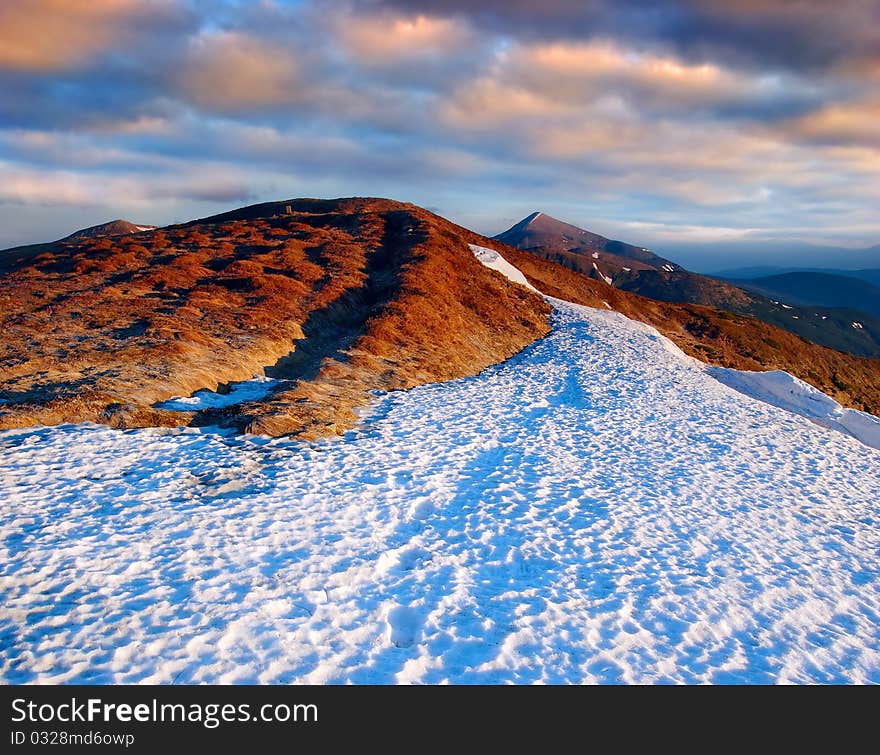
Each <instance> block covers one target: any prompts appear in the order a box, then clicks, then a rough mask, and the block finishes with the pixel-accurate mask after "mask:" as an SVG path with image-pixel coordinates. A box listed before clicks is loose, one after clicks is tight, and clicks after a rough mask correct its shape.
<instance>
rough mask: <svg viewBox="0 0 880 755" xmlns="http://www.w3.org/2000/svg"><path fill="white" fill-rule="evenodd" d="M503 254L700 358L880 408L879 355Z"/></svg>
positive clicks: (565, 293)
mask: <svg viewBox="0 0 880 755" xmlns="http://www.w3.org/2000/svg"><path fill="white" fill-rule="evenodd" d="M503 253H504V256H505V258H507V259H508V260H509V261H510V263H511V264H513V265H515V266H516V267H517V268H518V269H519V270H521V271H522V272H523V273H524V274H525V275H526V278H527V279H528V281H529V282H530V283H531V284H532V285H533V286H535V287H536V288H537V289H538V290H540V291H543V292H544V293H546V294H549V295H550V296H553V297H556V298H557V299H564V300H565V301H571V302H575V303H577V304H583V305H586V306H589V307H596V308H601V309H612V310H615V311H616V312H619V313H621V314H623V315H625V316H626V317H629V318H631V319H633V320H638V321H640V322H643V323H646V324H648V325H650V326H652V327H654V328H656V329H657V330H658V331H660V333H662V334H663V335H664V336H666V337H667V338H669V339H670V340H671V341H673V342H674V343H675V345H676V346H678V347H679V348H680V349H681V350H682V351H684V352H685V353H686V354H688V355H690V356H692V357H694V358H696V359H699V360H700V361H701V362H705V363H707V364H710V365H716V366H718V367H723V368H734V369H737V370H747V371H759V372H764V371H768V370H784V371H785V372H788V373H790V374H791V375H794V376H796V377H798V378H800V379H801V380H803V381H805V382H806V383H809V384H810V385H812V386H814V387H815V388H818V389H819V390H821V391H822V392H824V393H826V394H827V395H829V396H831V397H833V398H834V399H836V400H837V401H838V402H840V403H841V404H843V405H844V406H848V407H852V408H855V409H859V410H862V411H866V412H870V413H872V414H875V415H876V414H878V413H880V360H877V359H875V358H867V357H859V356H853V355H851V354H848V353H843V352H841V351H838V350H835V349H831V348H828V347H825V346H821V345H818V344H816V343H813V342H810V341H808V340H805V339H804V338H801V337H800V336H798V335H795V334H793V333H791V332H788V331H786V330H784V329H782V328H779V327H776V326H774V325H771V324H768V323H766V322H763V321H761V320H759V319H757V318H755V317H751V316H748V315H741V314H735V313H731V312H727V311H724V310H719V309H715V308H712V307H706V306H701V305H695V304H683V303H675V302H666V301H658V300H656V299H650V298H647V297H644V296H639V295H636V294H633V293H631V292H628V291H622V290H620V289H618V288H615V287H613V286H609V285H606V284H605V283H603V282H601V281H597V280H595V279H593V278H590V277H588V276H585V275H583V274H581V273H578V272H576V271H573V270H571V269H570V268H568V267H566V266H563V265H559V264H556V263H553V262H550V261H549V260H545V259H543V257H541V256H539V255H536V254H534V253H532V252H527V251H525V250H520V249H515V248H512V247H505V248H504V249H503Z"/></svg>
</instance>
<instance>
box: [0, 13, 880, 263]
mask: <svg viewBox="0 0 880 755" xmlns="http://www.w3.org/2000/svg"><path fill="white" fill-rule="evenodd" d="M0 92H2V94H0V248H5V247H8V246H12V245H15V244H23V243H31V242H38V241H47V240H51V239H55V238H58V237H60V236H63V235H65V234H67V233H69V232H70V231H72V230H74V229H76V228H81V227H84V226H88V225H92V224H95V223H99V222H103V221H106V220H110V219H113V218H117V217H123V218H126V219H129V220H133V221H135V222H139V223H152V224H160V225H162V224H167V223H172V222H179V221H183V220H189V219H192V218H196V217H203V216H206V215H210V214H212V213H215V212H219V211H222V210H226V209H231V208H233V207H238V206H242V205H245V204H250V203H254V202H259V201H266V200H273V199H283V198H289V197H307V196H312V197H334V196H356V195H370V196H387V197H391V198H394V199H399V200H404V201H410V202H414V203H416V204H419V205H422V206H424V207H427V208H429V209H431V210H434V211H435V212H438V213H440V214H441V215H444V216H445V217H448V218H450V219H452V220H454V221H456V222H459V223H461V224H462V225H465V226H467V227H470V228H473V229H474V230H477V231H480V232H482V233H487V234H490V235H491V234H494V233H498V232H499V231H502V230H504V229H505V228H506V227H508V226H510V225H512V224H513V223H514V222H516V221H517V220H519V219H521V218H522V217H524V216H525V215H527V214H528V213H530V212H532V211H534V210H542V211H544V212H547V213H549V214H551V215H553V216H556V217H559V218H560V219H563V220H566V221H568V222H571V223H574V224H576V225H579V226H582V227H586V228H589V229H590V230H593V231H596V232H598V233H602V234H604V235H607V236H612V237H614V238H621V239H623V240H626V241H630V242H631V243H636V244H641V245H647V246H650V247H651V248H653V249H657V250H659V251H661V252H666V253H667V254H670V256H671V253H673V252H675V250H679V251H681V253H682V254H688V255H690V257H689V258H688V260H689V261H690V262H692V263H693V262H694V261H695V260H696V262H697V263H698V264H697V265H696V266H697V267H698V268H699V267H701V266H702V267H703V268H711V267H712V266H713V265H715V264H716V263H717V264H718V265H722V264H727V263H728V262H729V260H728V259H727V257H725V254H724V253H723V252H721V251H720V250H722V249H730V248H739V249H745V250H748V254H746V256H745V257H743V261H744V262H747V263H749V264H752V263H754V262H755V261H759V260H760V261H763V262H768V261H769V257H772V254H771V253H770V252H768V251H767V250H772V249H782V248H785V249H788V250H789V251H791V250H792V249H796V248H798V247H799V246H800V245H803V244H815V245H821V246H823V247H835V248H837V247H864V246H871V245H875V244H880V212H878V208H880V128H878V126H877V124H878V122H880V2H878V1H877V0H838V1H837V2H835V3H833V4H831V3H829V2H828V0H739V2H736V3H731V2H729V1H728V0H630V1H628V2H621V0H541V2H535V1H532V2H526V1H525V0H483V1H482V2H479V3H476V2H466V1H465V0H438V1H433V0H411V1H409V2H397V1H395V0H351V1H350V2H326V0H325V1H324V2H321V1H320V0H303V1H302V2H282V1H281V0H263V2H239V1H238V0H190V1H189V2H187V1H186V0H28V2H5V0H4V1H2V2H0ZM715 245H717V246H715ZM687 250H690V251H689V252H688V251H687ZM713 250H715V251H713ZM841 254H843V253H841ZM713 255H714V256H713ZM728 256H729V255H728ZM746 257H748V259H746ZM673 258H675V257H673ZM700 258H703V259H700ZM842 259H843V258H842V257H841V260H842ZM841 260H838V261H841ZM834 263H835V260H834V259H829V260H828V266H834ZM877 266H880V256H878V264H877Z"/></svg>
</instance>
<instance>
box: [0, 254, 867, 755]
mask: <svg viewBox="0 0 880 755" xmlns="http://www.w3.org/2000/svg"><path fill="white" fill-rule="evenodd" d="M489 245H490V246H491V247H496V248H497V249H499V250H501V249H503V250H505V251H507V250H508V247H505V246H503V245H501V244H499V243H497V242H491V243H490V244H489ZM520 254H521V255H523V256H528V255H527V253H525V252H520ZM532 259H533V260H535V262H536V263H540V265H541V267H542V269H544V270H548V271H549V270H552V269H553V268H551V267H550V265H551V263H547V262H546V261H544V260H539V259H538V258H536V257H532ZM560 270H561V268H560ZM562 272H563V273H568V276H569V278H570V280H571V281H575V280H578V278H576V277H575V276H576V274H575V273H572V272H571V271H567V270H563V271H562ZM579 279H580V280H581V281H583V282H584V285H585V286H586V287H589V286H590V285H591V284H593V285H594V286H595V288H596V290H601V289H600V287H599V285H598V284H596V282H595V281H590V280H588V279H586V278H583V277H582V276H581V277H580V278H579ZM534 280H535V279H534V278H533V281H534ZM606 288H607V287H606ZM616 295H617V296H620V297H626V295H625V294H622V293H621V292H616ZM628 298H635V297H628ZM646 302H647V300H646ZM648 304H650V305H651V306H655V307H658V306H660V305H658V304H657V303H656V302H648ZM662 306H671V305H662ZM600 307H601V308H600V309H587V308H585V307H578V306H575V305H571V304H566V303H565V302H558V303H556V304H555V305H554V308H555V314H554V318H553V320H554V323H553V330H552V331H551V333H550V334H549V335H548V336H547V337H546V338H545V339H542V340H541V341H539V342H538V343H536V344H535V345H534V346H532V347H530V348H529V349H526V350H524V351H523V352H522V353H521V354H519V355H517V356H516V357H514V358H513V359H511V360H509V361H507V362H505V363H503V364H499V365H495V366H492V367H489V368H487V369H486V370H485V371H483V372H481V373H480V374H479V375H476V376H474V377H472V378H468V379H466V380H455V381H451V382H447V383H440V384H434V385H426V386H422V387H421V388H419V389H417V390H412V391H395V392H391V393H384V394H380V395H376V396H373V397H372V403H371V405H370V409H369V412H367V413H366V414H365V416H364V419H363V423H362V424H361V426H360V427H358V428H357V429H356V430H355V431H353V432H349V433H346V434H345V435H344V436H342V437H340V438H338V439H335V440H334V442H325V443H316V444H310V443H297V442H266V441H265V440H263V439H252V438H241V437H230V436H228V435H225V436H224V435H223V434H219V433H217V432H212V431H211V429H210V428H205V430H204V431H203V432H185V431H174V430H171V431H167V432H162V433H158V432H149V431H130V432H116V431H114V430H112V429H110V428H106V427H100V426H94V425H87V424H81V425H65V426H63V427H58V428H44V427H40V428H33V429H29V430H17V431H12V432H9V431H7V432H0V448H2V449H3V450H2V453H3V466H2V469H3V473H2V474H0V500H2V501H3V506H2V509H0V511H2V520H0V521H2V523H3V530H2V532H3V534H4V553H3V566H4V576H3V609H4V623H3V641H2V642H0V668H3V682H4V684H7V685H12V684H22V685H23V684H33V683H36V684H41V685H49V684H61V685H68V684H89V685H95V684H144V683H149V684H167V685H171V684H180V685H184V684H192V685H195V684H202V685H204V684H216V683H219V684H230V683H236V684H261V685H265V684H277V685H291V684H309V685H315V684H355V685H357V684H370V685H376V684H407V685H409V684H423V685H441V684H462V685H465V684H466V685H474V684H479V685H489V684H493V685H494V684H502V683H505V684H522V685H525V684H530V685H531V684H538V683H545V684H592V683H602V682H607V683H610V684H618V685H619V684H621V683H632V684H669V683H674V684H707V683H718V684H729V683H735V684H744V683H753V684H778V683H804V684H825V683H833V684H843V683H852V684H865V683H871V682H874V683H876V682H877V681H878V665H877V658H878V652H880V637H878V632H877V626H878V616H880V592H878V590H877V589H876V587H877V546H878V532H877V520H878V506H877V502H878V501H880V452H877V451H875V450H873V449H871V448H868V447H867V446H865V445H863V444H862V443H859V442H858V441H856V440H855V439H854V438H851V437H847V436H846V435H844V434H843V433H840V432H835V431H832V430H829V429H827V428H826V427H822V426H820V425H819V424H818V423H817V422H811V421H809V420H807V419H805V418H804V417H801V416H797V415H796V414H793V413H791V412H789V411H785V410H783V409H781V408H778V407H777V406H772V405H770V404H769V403H767V402H762V401H758V400H755V399H753V398H751V397H750V396H748V395H743V393H741V392H735V391H734V390H731V388H730V387H728V386H727V385H724V384H722V381H721V380H718V379H715V377H714V374H716V373H714V372H710V371H709V370H707V369H705V368H703V367H702V366H701V365H699V364H696V363H694V362H692V361H691V360H688V359H686V358H682V355H681V353H680V352H679V351H678V350H677V349H676V348H675V347H671V346H670V345H669V344H668V343H667V342H666V339H664V338H661V337H659V336H658V335H657V333H656V331H654V330H653V329H651V328H647V327H645V326H644V325H642V324H641V323H638V322H634V321H633V320H630V319H627V318H625V317H623V316H621V315H619V314H617V313H615V312H611V311H608V310H607V308H605V307H604V306H602V305H601V304H600ZM765 327H767V326H765ZM790 337H791V338H792V339H794V336H790ZM739 376H740V377H744V375H743V374H742V373H740V375H739ZM762 377H764V376H762ZM766 377H767V378H768V379H769V378H773V377H776V378H782V377H787V376H784V375H783V374H780V373H769V374H768V375H766ZM794 386H797V383H796V382H795V381H794V380H792V379H791V378H789V379H788V381H787V385H786V388H787V389H789V390H790V389H791V388H793V387H794ZM797 387H798V388H799V392H800V393H801V394H803V393H804V392H806V393H807V395H810V394H809V391H808V390H806V391H805V389H806V388H807V387H806V386H802V385H801V386H797ZM810 399H812V400H811V401H809V403H813V404H815V405H816V406H817V408H824V406H827V404H828V403H830V402H829V401H828V399H825V398H824V397H821V396H816V395H815V392H813V395H810ZM816 399H821V400H816ZM865 420H866V422H867V421H870V420H869V418H865ZM874 424H875V425H876V424H877V423H874ZM10 691H11V692H13V693H14V694H16V695H18V694H21V695H22V696H23V694H24V693H18V692H16V691H15V690H10ZM61 692H62V694H65V695H66V694H68V690H62V691H61ZM211 692H214V691H213V690H212V691H211ZM319 692H320V691H319ZM221 694H222V692H221ZM280 694H290V695H298V691H295V692H294V693H288V692H283V693H280ZM364 694H366V695H373V694H374V693H373V692H372V691H369V690H367V691H365V693H364ZM402 694H403V695H407V696H409V695H410V693H409V692H403V693H402ZM451 694H453V695H454V694H455V693H454V690H452V691H451ZM498 694H499V695H500V694H502V693H500V692H499V693H498ZM41 696H42V695H41ZM108 696H109V694H108ZM309 696H310V697H312V698H313V699H314V698H315V697H320V695H314V696H312V695H309ZM303 697H305V695H303ZM324 710H325V708H322V716H323V715H324ZM379 710H380V711H385V710H387V709H386V708H382V709H379ZM431 715H432V716H435V715H436V713H435V711H431ZM218 718H219V716H216V715H215V719H214V720H217V719H218ZM326 718H327V717H326V716H325V718H324V720H326ZM208 720H209V721H210V720H211V719H210V718H208ZM303 720H304V719H303V718H302V717H300V719H299V721H300V723H299V724H298V725H297V729H296V731H297V732H300V731H304V730H305V729H304V728H303V726H302V721H303ZM425 720H426V724H428V725H430V719H427V718H426V719H425ZM499 723H503V722H502V721H499ZM220 730H221V731H224V730H223V729H222V728H221V729H220ZM326 730H327V727H325V729H324V730H323V731H322V736H324V732H325V731H326ZM226 731H233V730H230V729H229V728H227V729H226ZM245 731H246V730H245ZM456 735H458V736H461V735H459V734H458V732H456ZM227 739H231V738H230V737H228V736H227ZM95 749H97V748H95ZM120 749H121V748H120ZM141 749H142V750H144V749H150V748H141ZM204 749H205V750H207V748H204ZM251 749H257V748H254V747H253V746H252V747H251ZM260 749H268V748H260ZM154 750H155V748H153V750H151V751H154ZM135 751H136V750H135ZM8 752H14V750H13V751H8ZM62 752H63V751H62ZM98 752H100V750H98Z"/></svg>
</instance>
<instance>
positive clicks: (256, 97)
mask: <svg viewBox="0 0 880 755" xmlns="http://www.w3.org/2000/svg"><path fill="white" fill-rule="evenodd" d="M178 84H179V86H180V87H181V89H182V90H183V92H184V93H185V95H186V97H187V98H188V100H189V101H191V102H194V103H195V104H197V105H199V106H201V107H204V108H207V109H209V110H215V111H220V112H238V111H241V110H244V109H247V108H266V107H269V108H271V107H275V106H281V105H290V104H294V103H296V102H297V101H298V100H300V99H301V98H302V96H303V94H304V91H305V87H304V85H303V83H302V81H301V79H300V76H299V70H298V65H297V61H296V58H295V56H294V54H293V52H292V51H291V50H287V49H284V48H282V47H279V46H278V45H276V44H272V43H269V42H266V41H265V40H261V39H258V38H256V37H252V36H250V35H248V34H245V33H241V32H220V33H211V34H204V35H201V36H200V37H198V38H196V39H195V40H194V41H193V42H192V45H191V48H190V50H189V53H188V55H187V57H186V62H185V64H184V67H183V70H182V71H181V72H180V74H179V80H178Z"/></svg>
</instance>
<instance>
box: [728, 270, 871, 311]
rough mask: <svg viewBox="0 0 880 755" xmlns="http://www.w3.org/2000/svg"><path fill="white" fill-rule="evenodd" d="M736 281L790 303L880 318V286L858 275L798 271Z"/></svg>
mask: <svg viewBox="0 0 880 755" xmlns="http://www.w3.org/2000/svg"><path fill="white" fill-rule="evenodd" d="M876 272H878V273H880V271H876ZM734 282H735V283H736V284H737V285H738V286H740V287H741V288H744V289H746V290H747V291H753V292H755V293H757V294H762V295H764V296H767V297H771V298H774V299H781V300H784V301H785V302H786V303H788V304H798V305H801V306H810V305H819V306H823V307H847V308H851V309H858V310H861V311H863V312H867V313H869V314H872V315H875V316H877V317H880V286H876V285H874V284H873V283H869V282H868V281H866V280H861V279H859V278H855V277H849V276H846V275H835V274H830V273H824V272H811V273H806V272H795V273H782V274H781V275H768V276H765V277H761V278H747V279H742V280H736V281H734Z"/></svg>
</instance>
